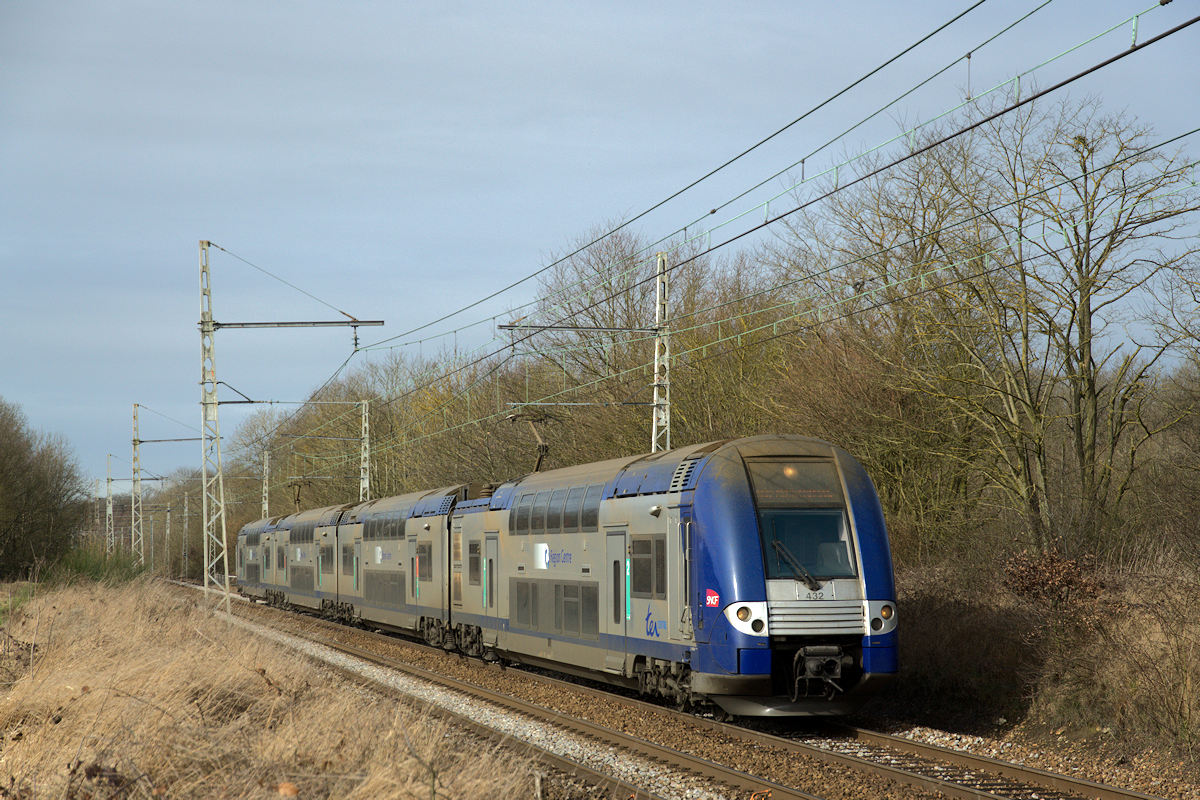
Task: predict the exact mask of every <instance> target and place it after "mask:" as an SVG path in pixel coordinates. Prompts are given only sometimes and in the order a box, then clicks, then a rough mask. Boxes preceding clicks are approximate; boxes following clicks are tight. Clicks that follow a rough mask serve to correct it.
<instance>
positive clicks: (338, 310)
mask: <svg viewBox="0 0 1200 800" xmlns="http://www.w3.org/2000/svg"><path fill="white" fill-rule="evenodd" d="M209 244H210V245H212V246H213V247H215V248H217V249H218V250H220V251H221V252H222V253H228V254H229V255H231V256H233V257H234V258H236V259H237V260H238V261H241V262H242V263H243V264H245V265H246V266H248V267H250V268H252V269H256V270H258V271H259V272H261V273H262V274H264V275H267V276H269V277H271V278H274V279H275V280H277V281H279V282H280V283H282V284H283V285H284V286H288V287H291V288H292V289H295V290H296V291H297V292H299V293H300V294H302V295H304V296H305V297H309V298H311V299H313V300H316V301H317V302H318V303H320V304H321V305H323V306H325V307H326V308H330V309H332V310H334V311H336V312H337V313H339V314H341V315H342V316H344V317H346V318H347V319H351V320H354V321H355V322H357V321H358V318H357V317H355V316H354V315H353V314H347V313H346V312H345V311H342V310H341V309H340V308H338V307H337V306H335V305H333V304H331V303H327V302H325V301H324V300H322V299H321V298H319V297H317V296H316V295H315V294H313V293H312V292H309V291H307V290H305V289H301V288H300V287H299V286H297V285H296V284H294V283H292V282H290V281H288V280H286V279H284V278H281V277H280V276H278V275H276V274H275V273H274V272H269V271H268V270H265V269H263V268H262V267H260V266H258V265H257V264H254V263H252V262H250V261H248V260H246V259H245V258H242V257H241V256H239V255H238V254H237V253H235V252H233V251H232V250H227V249H225V248H224V247H221V245H219V244H217V243H216V242H209Z"/></svg>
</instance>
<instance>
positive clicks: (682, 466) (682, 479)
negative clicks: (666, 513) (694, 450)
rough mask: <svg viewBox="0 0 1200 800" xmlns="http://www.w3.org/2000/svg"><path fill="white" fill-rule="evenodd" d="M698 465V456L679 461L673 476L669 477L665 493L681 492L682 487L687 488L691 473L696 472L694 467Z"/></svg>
mask: <svg viewBox="0 0 1200 800" xmlns="http://www.w3.org/2000/svg"><path fill="white" fill-rule="evenodd" d="M699 463H700V457H699V456H689V457H687V458H685V459H684V460H683V461H680V462H679V466H678V467H676V468H675V474H674V475H672V476H671V485H670V486H669V487H668V488H667V492H681V491H683V487H684V486H687V482H688V481H689V480H690V479H691V477H692V473H693V472H695V471H696V465H697V464H699Z"/></svg>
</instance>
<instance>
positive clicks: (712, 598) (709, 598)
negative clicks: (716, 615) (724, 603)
mask: <svg viewBox="0 0 1200 800" xmlns="http://www.w3.org/2000/svg"><path fill="white" fill-rule="evenodd" d="M704 605H706V606H708V607H709V608H719V607H720V606H721V595H719V594H717V593H716V592H714V591H713V590H712V589H706V590H705V595H704Z"/></svg>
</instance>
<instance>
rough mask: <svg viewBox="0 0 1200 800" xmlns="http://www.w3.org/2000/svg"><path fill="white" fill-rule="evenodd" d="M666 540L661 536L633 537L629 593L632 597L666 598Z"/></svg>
mask: <svg viewBox="0 0 1200 800" xmlns="http://www.w3.org/2000/svg"><path fill="white" fill-rule="evenodd" d="M666 551H667V540H666V538H665V537H663V536H635V537H633V540H632V541H631V543H630V562H629V593H630V594H631V595H632V596H634V597H641V598H646V599H650V598H657V599H659V600H662V599H665V598H666V596H667V557H666Z"/></svg>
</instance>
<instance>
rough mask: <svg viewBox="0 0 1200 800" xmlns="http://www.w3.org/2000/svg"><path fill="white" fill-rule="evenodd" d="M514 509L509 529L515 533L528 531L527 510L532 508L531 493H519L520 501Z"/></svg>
mask: <svg viewBox="0 0 1200 800" xmlns="http://www.w3.org/2000/svg"><path fill="white" fill-rule="evenodd" d="M515 509H516V510H515V511H514V512H513V521H512V524H510V525H509V530H510V531H512V533H513V534H516V535H521V534H525V533H529V512H530V511H531V510H532V509H533V493H532V492H530V493H528V494H523V495H521V502H520V503H519V504H518V505H517V506H516V507H515Z"/></svg>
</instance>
